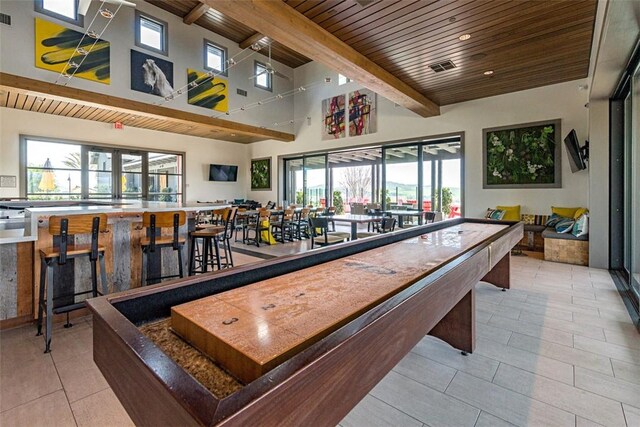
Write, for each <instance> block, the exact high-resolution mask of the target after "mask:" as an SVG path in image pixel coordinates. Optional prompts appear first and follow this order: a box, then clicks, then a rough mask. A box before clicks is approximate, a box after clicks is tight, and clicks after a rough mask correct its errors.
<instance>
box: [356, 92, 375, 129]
mask: <svg viewBox="0 0 640 427" xmlns="http://www.w3.org/2000/svg"><path fill="white" fill-rule="evenodd" d="M377 130H378V121H377V116H376V94H375V92H372V91H370V90H369V89H361V90H356V91H354V92H351V93H349V136H360V135H368V134H370V133H375V132H376V131H377Z"/></svg>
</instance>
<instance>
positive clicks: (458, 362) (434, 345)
mask: <svg viewBox="0 0 640 427" xmlns="http://www.w3.org/2000/svg"><path fill="white" fill-rule="evenodd" d="M411 351H412V352H414V353H417V354H419V355H420V356H422V357H426V358H427V359H431V360H435V361H436V362H439V363H442V364H443V365H446V366H449V367H450V368H454V369H457V370H459V371H463V372H468V373H470V374H471V375H476V376H478V377H479V378H483V379H486V380H489V381H491V378H493V376H494V375H495V373H496V370H497V369H498V362H497V361H496V360H494V359H490V358H488V357H484V356H482V355H480V354H478V353H477V352H474V353H473V354H471V355H469V356H463V355H461V354H460V350H456V349H455V348H453V347H451V346H449V345H448V344H446V343H444V342H442V341H440V340H438V339H437V338H433V337H430V336H426V337H425V338H423V339H422V340H421V341H420V342H419V343H418V344H417V345H416V346H415V347H414V348H413V349H412V350H411Z"/></svg>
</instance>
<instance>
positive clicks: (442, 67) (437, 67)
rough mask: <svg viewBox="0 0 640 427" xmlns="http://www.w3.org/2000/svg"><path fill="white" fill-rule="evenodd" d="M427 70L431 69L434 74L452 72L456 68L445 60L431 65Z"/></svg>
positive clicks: (449, 61)
mask: <svg viewBox="0 0 640 427" xmlns="http://www.w3.org/2000/svg"><path fill="white" fill-rule="evenodd" d="M429 68H431V69H432V70H433V72H434V73H440V72H442V71H447V70H452V69H454V68H456V64H454V63H453V62H451V60H447V61H444V62H438V63H437V64H431V65H429Z"/></svg>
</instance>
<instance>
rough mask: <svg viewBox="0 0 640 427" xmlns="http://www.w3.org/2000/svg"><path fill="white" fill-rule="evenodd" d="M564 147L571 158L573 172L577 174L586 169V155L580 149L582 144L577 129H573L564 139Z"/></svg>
mask: <svg viewBox="0 0 640 427" xmlns="http://www.w3.org/2000/svg"><path fill="white" fill-rule="evenodd" d="M564 146H565V148H566V149H567V154H568V156H569V166H571V172H573V173H575V172H578V171H581V170H583V169H586V168H587V163H586V162H585V155H584V152H583V150H582V149H581V148H580V142H579V141H578V136H577V135H576V130H575V129H571V132H569V135H567V136H566V138H565V139H564Z"/></svg>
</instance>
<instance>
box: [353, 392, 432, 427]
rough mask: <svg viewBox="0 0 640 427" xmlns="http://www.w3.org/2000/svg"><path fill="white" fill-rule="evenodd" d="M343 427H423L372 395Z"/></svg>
mask: <svg viewBox="0 0 640 427" xmlns="http://www.w3.org/2000/svg"><path fill="white" fill-rule="evenodd" d="M340 426H342V427H360V426H370V427H389V426H398V427H422V423H421V422H420V421H418V420H416V419H415V418H412V417H410V416H409V415H407V414H405V413H404V412H402V411H399V410H397V409H396V408H394V407H393V406H391V405H388V404H386V403H384V402H383V401H381V400H379V399H376V398H375V397H373V396H371V395H367V396H365V398H364V399H362V400H361V401H360V403H358V405H356V407H355V408H353V409H352V410H351V412H349V415H347V416H346V417H345V418H344V419H343V420H342V421H340Z"/></svg>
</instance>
